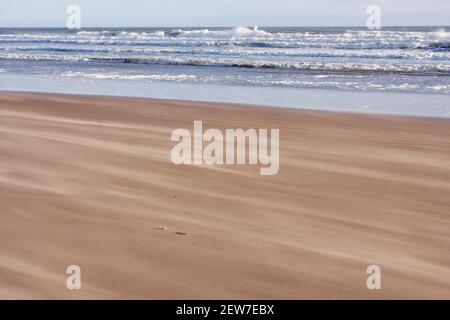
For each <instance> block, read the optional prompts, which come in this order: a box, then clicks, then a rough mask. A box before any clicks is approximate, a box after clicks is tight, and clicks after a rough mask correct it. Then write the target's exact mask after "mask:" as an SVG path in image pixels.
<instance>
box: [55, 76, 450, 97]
mask: <svg viewBox="0 0 450 320" xmlns="http://www.w3.org/2000/svg"><path fill="white" fill-rule="evenodd" d="M59 76H62V77H68V78H84V79H90V80H103V79H107V80H126V81H149V82H153V81H172V82H198V83H207V84H223V83H230V84H239V85H246V86H278V87H292V88H330V89H344V90H359V91H399V92H417V91H419V92H429V93H450V85H446V84H438V85H437V84H434V85H433V84H431V85H424V86H421V85H419V84H417V83H405V82H399V83H384V82H382V81H378V82H373V81H370V80H366V81H358V80H356V79H353V80H352V79H350V78H348V79H346V80H345V81H342V79H338V78H335V77H333V76H331V75H330V76H312V77H304V78H290V77H284V78H272V77H266V78H261V77H250V78H242V77H233V76H227V77H223V76H217V75H193V74H177V75H174V74H122V73H103V72H100V73H98V72H90V73H89V72H74V71H69V72H65V73H63V74H61V75H59Z"/></svg>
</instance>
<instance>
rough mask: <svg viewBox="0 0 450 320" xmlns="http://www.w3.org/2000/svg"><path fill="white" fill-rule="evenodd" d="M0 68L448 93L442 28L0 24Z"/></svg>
mask: <svg viewBox="0 0 450 320" xmlns="http://www.w3.org/2000/svg"><path fill="white" fill-rule="evenodd" d="M0 69H1V70H4V73H12V74H16V73H19V74H20V73H31V74H38V73H42V70H45V74H46V75H48V76H52V77H63V78H64V77H70V78H74V77H78V78H80V79H83V78H85V79H92V78H96V79H122V80H134V81H177V82H180V81H181V82H201V83H212V84H220V83H225V84H232V85H233V84H234V85H249V86H283V87H294V88H296V87H297V88H336V89H350V90H358V91H361V90H363V91H365V90H371V91H404V92H421V93H450V33H449V32H448V31H446V29H445V28H443V27H409V28H386V29H382V30H367V29H364V28H263V27H259V28H258V27H251V28H249V27H242V26H241V27H236V28H182V29H179V28H178V29H177V28H140V29H86V30H81V31H70V30H65V29H0Z"/></svg>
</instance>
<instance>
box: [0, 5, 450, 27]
mask: <svg viewBox="0 0 450 320" xmlns="http://www.w3.org/2000/svg"><path fill="white" fill-rule="evenodd" d="M71 4H75V5H79V6H80V7H81V10H82V26H83V27H106V26H109V27H120V26H125V27H126V26H142V27H157V26H160V27H161V26H237V25H248V26H253V25H259V26H362V25H365V23H366V19H367V16H366V8H367V7H368V6H369V5H372V4H376V5H379V6H380V7H381V9H382V24H383V25H450V0H78V1H76V0H42V1H40V0H0V27H64V26H65V25H66V18H67V15H66V8H67V6H69V5H71Z"/></svg>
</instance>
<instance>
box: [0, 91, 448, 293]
mask: <svg viewBox="0 0 450 320" xmlns="http://www.w3.org/2000/svg"><path fill="white" fill-rule="evenodd" d="M194 120H203V122H204V126H205V127H214V128H219V129H224V128H238V127H243V128H280V135H281V150H280V152H281V165H280V172H279V174H278V175H276V176H260V175H259V170H258V167H255V166H215V167H206V166H199V167H187V166H175V165H173V164H172V163H171V161H170V151H171V148H172V146H173V145H174V143H172V142H171V141H170V135H171V132H172V131H173V130H174V129H176V128H192V126H193V121H194ZM0 137H1V139H0V298H3V299H24V298H31V299H35V298H44V299H50V298H57V299H82V298H87V299H91V298H93V299H100V298H112V299H122V298H123V299H132V298H136V299H223V298H225V299H305V298H306V299H322V298H324V299H350V298H356V299H375V298H376V299H384V298H388V299H391V298H399V299H406V298H426V299H428V298H437V299H449V298H450V170H449V169H450V121H449V120H439V119H421V118H406V117H386V116H369V115H355V114H353V115H352V114H341V113H331V112H313V111H301V110H289V109H281V108H263V107H252V106H245V107H244V106H235V105H219V104H207V103H194V102H180V101H159V100H145V99H125V98H103V97H81V96H65V95H40V94H16V93H2V94H0ZM163 226H166V227H167V229H166V230H162V229H160V228H162V227H163ZM183 233H185V234H183ZM74 264H75V265H79V266H80V267H81V270H82V290H79V291H70V290H67V289H66V287H65V286H66V277H67V275H66V273H65V271H66V268H67V266H69V265H74ZM372 264H375V265H379V266H380V267H381V269H382V289H381V290H372V291H371V290H368V289H367V287H366V279H367V277H368V275H367V274H366V268H367V267H368V266H369V265H372Z"/></svg>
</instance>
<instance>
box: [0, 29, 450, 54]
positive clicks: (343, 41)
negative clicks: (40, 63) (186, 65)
mask: <svg viewBox="0 0 450 320" xmlns="http://www.w3.org/2000/svg"><path fill="white" fill-rule="evenodd" d="M449 40H450V36H449V33H448V32H445V30H444V29H438V30H436V31H434V32H400V31H368V30H367V31H361V30H360V31H352V30H348V31H346V32H324V33H320V32H306V31H303V32H272V33H271V32H268V31H264V30H260V29H258V28H256V27H255V28H254V29H250V28H247V27H237V28H234V29H225V30H222V29H220V30H215V29H213V30H210V29H195V30H192V29H174V30H155V31H152V32H146V31H140V32H136V31H133V32H132V31H117V30H115V31H112V30H104V31H79V32H77V33H56V34H52V33H45V32H43V33H23V34H0V44H2V43H5V44H7V43H25V44H26V43H35V44H43V45H45V44H46V43H50V44H79V45H86V44H89V45H115V46H120V45H143V46H167V47H170V46H190V47H224V46H238V47H246V48H256V49H257V48H280V49H290V48H300V49H305V48H317V49H346V50H389V49H399V50H430V51H447V52H448V51H450V47H449Z"/></svg>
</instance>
